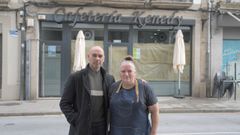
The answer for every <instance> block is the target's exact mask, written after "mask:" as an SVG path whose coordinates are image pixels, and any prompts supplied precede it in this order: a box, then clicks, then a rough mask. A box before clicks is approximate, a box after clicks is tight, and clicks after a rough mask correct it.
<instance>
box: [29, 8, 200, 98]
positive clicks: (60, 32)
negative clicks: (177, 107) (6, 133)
mask: <svg viewBox="0 0 240 135" xmlns="http://www.w3.org/2000/svg"><path fill="white" fill-rule="evenodd" d="M39 10H40V11H41V10H42V9H41V8H39ZM186 16H187V17H186ZM198 16H200V13H198V12H188V13H185V12H181V11H178V12H176V11H175V10H172V11H171V10H170V11H169V10H160V9H155V10H148V9H145V10H144V9H131V8H130V9H121V8H106V7H100V6H99V7H71V8H68V7H57V8H54V9H52V10H48V12H47V13H44V12H38V14H37V16H36V17H37V20H36V22H37V23H38V24H37V26H38V27H37V28H38V29H35V28H36V27H32V28H30V29H35V30H36V32H37V31H39V41H36V42H34V41H33V42H32V44H31V51H32V52H37V53H35V54H33V53H31V58H36V59H35V60H33V59H32V60H31V61H32V62H31V64H32V66H33V67H36V68H35V70H38V72H31V76H38V77H37V78H32V79H31V84H33V83H34V82H35V83H34V85H31V92H30V93H31V97H32V98H38V97H59V96H60V95H61V93H62V91H61V89H62V87H63V85H64V81H65V79H66V78H67V76H68V75H69V74H70V73H71V72H72V66H73V56H74V47H75V40H76V35H77V33H78V31H79V30H83V31H84V34H85V37H86V52H87V51H88V50H89V48H90V47H91V46H93V45H98V46H101V47H102V48H104V51H105V62H104V68H105V69H106V70H107V71H108V72H109V73H110V74H113V75H114V76H115V78H116V79H119V64H120V61H121V60H122V58H123V57H124V56H126V55H133V57H134V58H135V60H136V67H137V72H138V77H139V78H143V79H145V80H147V81H148V82H149V83H150V85H151V87H152V88H153V89H154V91H155V93H157V95H159V96H173V95H174V94H175V92H176V89H177V87H178V74H177V73H174V71H173V69H172V57H173V46H174V40H175V39H174V38H175V34H176V31H177V30H178V29H181V30H182V31H183V34H184V40H185V46H186V65H185V69H184V73H183V74H182V77H181V92H182V94H183V95H185V96H193V95H195V96H199V90H200V89H199V88H198V89H194V91H193V88H194V87H199V86H198V85H199V84H198V83H194V82H195V81H193V77H195V78H198V77H197V76H198V75H196V74H199V72H195V75H194V76H193V74H192V73H193V71H195V70H199V66H197V67H195V66H194V67H195V69H192V68H193V66H192V65H193V60H192V59H193V57H195V58H196V57H197V58H199V54H200V51H199V50H200V48H199V46H200V43H199V40H200V35H199V34H195V33H196V30H197V31H198V29H199V30H200V29H201V25H200V22H199V20H198V18H199V17H198ZM197 33H198V32H197ZM34 43H35V44H36V45H33V44H34ZM33 46H34V48H33ZM193 49H195V50H193ZM38 56H39V57H38ZM194 62H196V61H195V60H194ZM195 65H198V62H197V64H195ZM32 70H34V69H32ZM37 73H38V74H37ZM33 74H34V75H33ZM194 80H196V79H194ZM37 84H38V85H37ZM193 84H195V85H193ZM36 89H38V91H36Z"/></svg>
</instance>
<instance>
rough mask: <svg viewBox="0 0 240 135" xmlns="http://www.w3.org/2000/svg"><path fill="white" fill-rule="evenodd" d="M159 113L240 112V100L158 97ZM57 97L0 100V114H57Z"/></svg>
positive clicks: (58, 112)
mask: <svg viewBox="0 0 240 135" xmlns="http://www.w3.org/2000/svg"><path fill="white" fill-rule="evenodd" d="M158 99H159V104H160V113H180V112H186V113H192V112H240V100H236V101H234V100H233V99H230V100H227V99H220V100H218V99H217V98H194V97H185V98H183V99H176V98H173V97H159V98H158ZM59 114H62V113H61V111H60V109H59V99H39V100H31V101H0V116H24V115H59Z"/></svg>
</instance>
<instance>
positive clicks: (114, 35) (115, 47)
mask: <svg viewBox="0 0 240 135" xmlns="http://www.w3.org/2000/svg"><path fill="white" fill-rule="evenodd" d="M106 37H107V41H108V42H107V43H106V45H107V52H108V53H107V61H108V67H107V68H108V71H109V73H110V74H112V75H113V76H114V77H115V79H116V80H119V79H120V77H119V72H120V70H119V69H120V63H121V61H122V60H123V58H124V57H126V56H127V55H128V54H129V53H128V50H129V46H130V45H129V26H124V25H109V26H108V32H107V36H106ZM105 51H106V50H105Z"/></svg>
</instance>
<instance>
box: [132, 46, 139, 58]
mask: <svg viewBox="0 0 240 135" xmlns="http://www.w3.org/2000/svg"><path fill="white" fill-rule="evenodd" d="M133 58H134V59H140V58H141V49H140V48H133Z"/></svg>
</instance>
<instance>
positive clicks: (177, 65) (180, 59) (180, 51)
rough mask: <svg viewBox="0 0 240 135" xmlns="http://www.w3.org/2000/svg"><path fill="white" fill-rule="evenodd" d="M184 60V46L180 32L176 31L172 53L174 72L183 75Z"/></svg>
mask: <svg viewBox="0 0 240 135" xmlns="http://www.w3.org/2000/svg"><path fill="white" fill-rule="evenodd" d="M185 64H186V60H185V45H184V40H183V34H182V30H178V31H177V34H176V38H175V45H174V52H173V69H174V71H175V72H176V73H177V72H180V73H183V69H184V65H185Z"/></svg>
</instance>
